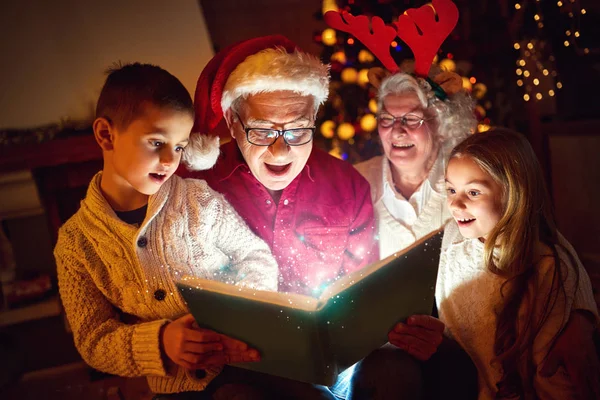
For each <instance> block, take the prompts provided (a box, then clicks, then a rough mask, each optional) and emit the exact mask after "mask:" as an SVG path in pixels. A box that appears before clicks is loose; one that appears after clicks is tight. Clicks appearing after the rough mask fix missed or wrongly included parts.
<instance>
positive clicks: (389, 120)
mask: <svg viewBox="0 0 600 400" xmlns="http://www.w3.org/2000/svg"><path fill="white" fill-rule="evenodd" d="M430 119H431V118H423V117H419V116H418V115H415V114H405V115H402V116H401V117H394V116H393V115H390V114H379V115H378V116H377V120H378V121H379V125H381V127H383V128H391V127H392V126H393V125H394V124H395V123H396V121H400V125H402V126H405V127H407V128H408V129H417V128H420V127H421V125H423V122H425V121H429V120H430Z"/></svg>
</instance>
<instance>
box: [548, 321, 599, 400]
mask: <svg viewBox="0 0 600 400" xmlns="http://www.w3.org/2000/svg"><path fill="white" fill-rule="evenodd" d="M592 321H594V317H593V316H592V315H591V314H589V312H588V311H585V310H575V311H574V312H572V313H571V317H570V318H569V321H568V322H567V325H566V326H565V329H564V331H563V332H562V333H561V334H560V335H559V336H558V337H557V338H556V342H555V343H554V346H553V347H552V349H550V352H548V356H547V357H546V360H545V361H544V364H543V365H542V368H541V369H540V375H542V376H545V377H549V376H552V375H554V374H555V373H556V371H557V370H558V367H559V365H563V366H564V367H565V369H566V371H567V373H568V374H569V377H570V378H571V383H572V384H573V386H574V387H575V388H577V389H578V390H579V391H580V393H579V395H580V397H581V398H582V399H600V382H599V381H598V377H599V375H600V363H599V361H598V357H597V355H596V348H595V346H594V342H593V339H592V336H593V334H594V329H595V325H594V323H593V322H592Z"/></svg>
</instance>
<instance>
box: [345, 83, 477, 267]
mask: <svg viewBox="0 0 600 400" xmlns="http://www.w3.org/2000/svg"><path fill="white" fill-rule="evenodd" d="M378 97H379V107H378V109H379V115H378V117H377V120H378V131H379V136H380V138H381V144H382V147H383V152H384V155H382V156H379V157H374V158H372V159H370V160H368V161H365V162H363V163H360V164H357V165H356V169H357V170H358V171H359V172H360V173H361V174H362V175H363V176H364V177H365V178H366V179H367V181H369V183H370V184H371V198H372V200H373V205H374V208H375V216H376V218H377V224H378V233H379V250H380V257H381V258H385V257H387V256H389V255H390V254H393V253H394V252H397V251H399V250H402V249H404V248H405V247H407V246H409V245H410V244H412V243H413V242H415V240H417V239H420V238H421V237H423V236H425V235H426V234H428V233H430V232H432V231H435V230H437V229H439V228H441V227H442V226H444V224H445V222H446V221H447V220H448V218H450V214H449V212H448V209H447V207H446V205H445V204H446V189H445V183H444V173H445V169H446V160H447V158H448V155H449V153H450V151H451V150H452V148H453V147H454V146H455V145H456V144H458V143H459V142H461V141H462V140H463V139H465V138H466V137H467V136H468V135H469V134H470V133H471V132H472V131H473V129H474V128H475V125H476V120H475V117H474V115H473V104H472V101H471V99H470V98H469V96H468V95H466V94H465V93H464V92H458V93H456V94H454V95H451V96H449V97H448V98H447V99H446V100H445V101H443V100H441V99H439V98H438V97H436V95H435V92H434V91H433V90H432V88H431V86H430V84H429V83H428V82H427V81H425V80H423V79H420V78H414V77H412V76H411V75H408V74H406V73H397V74H393V75H390V76H389V77H387V78H385V79H384V80H383V81H382V82H381V86H380V87H379V95H378Z"/></svg>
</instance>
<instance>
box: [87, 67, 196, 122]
mask: <svg viewBox="0 0 600 400" xmlns="http://www.w3.org/2000/svg"><path fill="white" fill-rule="evenodd" d="M107 74H108V77H107V78H106V82H105V83H104V86H103V87H102V91H101V92H100V97H99V98H98V104H97V105H96V118H106V119H107V120H108V121H109V122H110V123H112V124H113V125H114V126H116V127H118V128H120V129H125V128H127V126H129V124H130V123H131V122H132V121H133V120H134V119H135V118H136V117H138V116H139V115H140V113H141V112H142V107H143V105H144V103H145V102H148V103H151V104H152V105H154V106H156V107H159V108H169V109H172V110H175V111H181V112H186V113H189V114H190V116H191V117H192V118H194V104H193V102H192V98H191V97H190V94H189V93H188V91H187V89H186V88H185V87H184V86H183V84H182V83H181V82H180V81H179V79H177V78H176V77H174V76H173V75H171V74H170V73H168V72H167V71H165V70H164V69H162V68H160V67H157V66H156V65H151V64H140V63H134V64H125V65H117V66H115V67H112V68H109V69H108V70H107Z"/></svg>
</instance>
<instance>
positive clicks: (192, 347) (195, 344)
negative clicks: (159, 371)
mask: <svg viewBox="0 0 600 400" xmlns="http://www.w3.org/2000/svg"><path fill="white" fill-rule="evenodd" d="M194 323H195V321H194V317H193V316H192V315H191V314H187V315H184V316H183V317H181V318H179V319H176V320H175V321H172V322H169V323H168V324H167V325H165V327H164V328H163V329H162V331H161V337H160V341H161V344H162V348H163V350H164V353H165V355H166V356H167V357H168V358H169V359H170V360H171V361H173V362H174V363H175V364H177V365H180V366H182V367H184V368H187V369H190V370H194V369H199V368H202V367H203V366H205V365H207V361H210V360H213V359H215V358H220V359H224V358H225V355H224V353H223V343H221V335H219V334H218V333H216V332H213V331H209V330H208V329H200V328H195V327H194V326H193V325H194Z"/></svg>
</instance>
